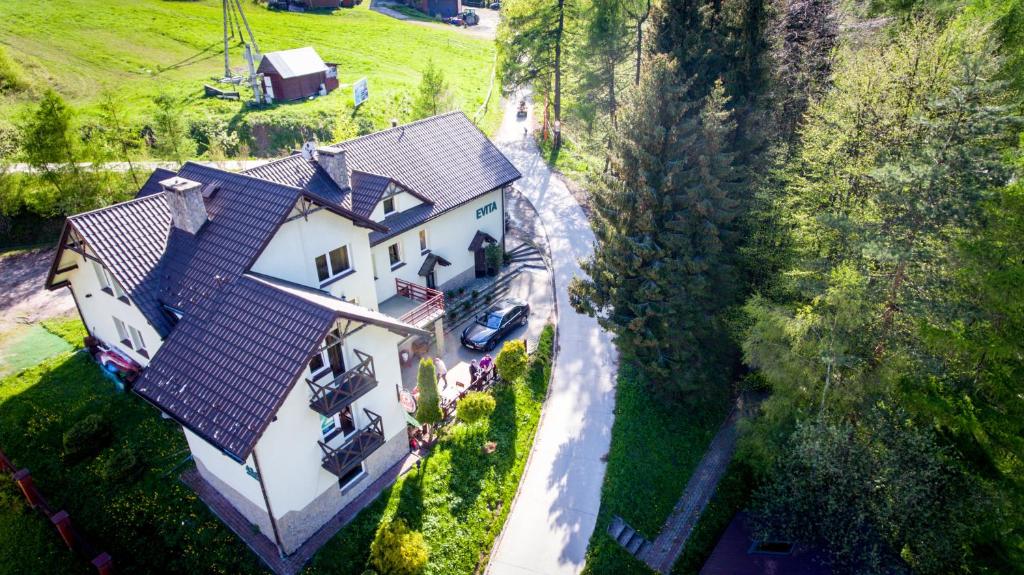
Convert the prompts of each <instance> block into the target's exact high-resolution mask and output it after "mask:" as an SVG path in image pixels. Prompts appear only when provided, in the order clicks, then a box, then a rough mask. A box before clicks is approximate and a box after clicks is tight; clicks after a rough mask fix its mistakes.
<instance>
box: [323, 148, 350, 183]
mask: <svg viewBox="0 0 1024 575" xmlns="http://www.w3.org/2000/svg"><path fill="white" fill-rule="evenodd" d="M316 163H318V164H320V167H321V168H323V170H324V171H325V172H327V175H329V176H330V177H331V179H332V180H334V183H335V184H338V187H339V188H341V189H343V190H344V189H347V188H350V187H352V186H351V184H350V181H349V177H348V162H346V161H345V150H339V149H338V148H331V147H329V146H321V147H319V148H317V149H316Z"/></svg>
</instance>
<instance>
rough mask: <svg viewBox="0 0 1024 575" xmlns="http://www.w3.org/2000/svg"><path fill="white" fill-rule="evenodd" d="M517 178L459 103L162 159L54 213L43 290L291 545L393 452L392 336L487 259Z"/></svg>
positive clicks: (399, 341) (242, 504)
mask: <svg viewBox="0 0 1024 575" xmlns="http://www.w3.org/2000/svg"><path fill="white" fill-rule="evenodd" d="M519 177H520V174H519V172H518V171H517V170H516V169H515V168H514V167H513V166H512V164H511V163H509V162H508V160H507V159H506V158H505V157H504V156H503V155H502V154H501V152H499V151H498V150H497V148H495V147H494V146H493V145H492V144H491V142H490V141H488V139H487V138H486V137H485V136H484V135H483V134H482V133H481V132H480V131H479V130H478V129H477V128H476V127H475V126H473V124H472V123H471V122H470V121H469V120H468V119H467V118H466V117H465V116H464V115H462V114H461V113H451V114H445V115H441V116H436V117H433V118H428V119H425V120H421V121H418V122H414V123H411V124H407V125H404V126H399V127H395V128H392V129H389V130H385V131H382V132H378V133H375V134H371V135H368V136H364V137H361V138H357V139H355V140H350V141H347V142H342V143H340V144H335V145H333V146H326V147H321V148H319V149H318V150H317V152H316V153H315V154H312V155H311V154H306V155H303V154H295V155H292V156H289V157H287V158H284V159H281V160H277V161H275V162H271V163H269V164H266V165H263V166H260V167H259V168H256V169H253V170H249V171H248V172H245V173H241V174H238V173H231V172H225V171H222V170H218V169H215V168H210V167H204V166H200V165H197V164H191V163H188V164H185V165H184V166H183V167H182V168H181V169H180V170H179V171H178V172H177V173H173V172H168V171H166V170H157V171H156V172H155V173H154V174H153V176H151V177H150V179H149V181H148V182H147V183H146V185H145V186H144V187H143V189H142V190H140V192H139V194H138V196H137V197H136V199H134V200H131V201H127V202H123V203H120V204H116V205H113V206H110V207H107V208H103V209H100V210H96V211H93V212H88V213H84V214H79V215H76V216H73V217H70V218H68V221H67V224H66V225H65V228H64V231H63V233H62V236H61V240H60V244H59V249H58V251H57V255H56V257H55V259H54V262H53V265H52V268H51V272H50V275H49V278H48V279H47V287H49V288H50V289H58V288H61V287H67V288H68V289H70V290H71V293H72V294H73V296H74V298H75V301H76V303H77V305H78V309H79V312H80V313H81V316H82V320H83V322H84V323H85V325H86V328H87V329H88V331H89V333H90V335H92V336H93V337H94V338H96V339H97V340H98V341H99V342H100V345H101V348H102V349H103V350H105V351H106V352H107V355H106V356H105V357H110V356H111V354H113V355H114V356H119V357H120V358H124V361H127V360H130V361H132V362H135V363H136V364H138V365H139V366H140V367H141V368H142V372H141V375H140V376H139V378H138V380H137V381H136V382H135V385H134V388H133V389H134V392H135V393H137V394H139V395H140V396H141V397H143V398H145V399H146V400H147V401H149V402H150V403H152V404H153V405H154V406H156V407H157V409H159V410H160V411H161V412H163V413H164V414H165V415H166V416H168V417H170V418H173V419H174V420H176V421H177V422H179V423H180V424H181V426H182V428H183V430H184V433H185V437H186V439H187V440H188V444H189V447H190V449H191V451H192V455H193V458H194V460H195V463H196V466H197V468H198V470H199V473H200V474H201V476H202V478H203V479H204V480H205V481H206V482H207V483H208V484H210V486H212V487H213V488H214V489H216V490H217V491H218V492H219V493H220V494H221V495H222V496H223V498H224V499H226V500H227V501H229V502H230V504H231V505H232V506H234V507H235V509H237V510H238V511H239V512H240V513H241V514H242V515H243V516H244V517H245V518H246V519H247V520H248V521H249V522H251V523H252V524H253V525H256V526H258V527H259V529H260V531H261V532H262V533H263V534H264V535H266V537H267V538H268V539H269V540H271V541H272V542H274V543H275V544H276V545H277V547H278V549H279V552H280V553H281V554H282V555H287V554H291V553H293V552H294V551H295V550H296V549H297V548H298V547H299V546H300V545H301V544H302V543H303V542H305V541H306V540H307V539H308V538H309V537H310V536H311V535H312V534H313V533H314V532H315V531H316V530H317V529H318V528H320V527H321V526H322V525H323V524H324V523H326V522H327V521H328V520H329V519H330V518H332V517H333V516H335V515H336V514H337V513H339V512H340V511H342V510H343V509H344V508H345V506H346V505H348V504H349V503H351V502H352V501H353V499H355V498H356V497H357V496H358V495H359V494H360V493H362V492H363V491H364V490H365V489H366V488H367V487H368V486H369V485H370V484H372V483H373V482H374V481H375V480H376V479H377V478H378V477H380V476H382V475H383V474H385V472H386V471H388V470H389V469H391V468H392V467H393V466H395V465H396V464H398V463H399V462H400V461H401V460H402V458H403V457H404V456H405V454H406V453H407V452H408V448H409V447H408V445H409V442H408V436H407V433H406V429H407V427H406V417H405V413H404V411H403V409H402V408H401V406H400V403H399V392H400V386H401V367H400V364H399V354H398V351H399V349H400V346H403V345H407V344H408V340H409V339H410V338H415V337H423V336H428V335H430V334H431V333H432V332H433V333H441V330H440V322H441V321H442V316H443V311H444V307H443V306H444V297H443V295H442V291H439V290H445V289H449V288H451V287H457V286H459V285H462V284H464V283H466V282H467V281H470V280H471V279H472V278H474V277H476V276H477V275H479V274H481V273H483V272H484V269H483V250H484V247H485V246H486V245H487V244H488V243H497V242H502V241H503V239H504V237H503V236H504V191H505V190H506V189H507V187H508V186H510V185H511V184H512V182H514V181H515V180H516V179H518V178H519ZM119 361H122V360H119Z"/></svg>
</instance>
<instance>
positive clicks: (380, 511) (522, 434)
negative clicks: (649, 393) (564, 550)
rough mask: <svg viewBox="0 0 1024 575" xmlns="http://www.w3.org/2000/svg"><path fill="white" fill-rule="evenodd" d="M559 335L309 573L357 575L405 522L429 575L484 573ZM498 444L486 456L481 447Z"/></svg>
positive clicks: (550, 333)
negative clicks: (421, 547)
mask: <svg viewBox="0 0 1024 575" xmlns="http://www.w3.org/2000/svg"><path fill="white" fill-rule="evenodd" d="M553 342H554V329H553V328H552V327H551V326H547V327H545V328H544V332H543V334H542V335H541V339H540V343H539V345H538V348H537V351H536V352H535V353H534V355H533V356H532V358H531V366H530V370H529V372H528V374H527V376H526V378H525V380H524V381H519V382H516V383H515V384H514V385H503V386H500V387H498V388H496V389H495V391H494V396H495V399H496V400H497V409H496V410H495V411H494V413H493V414H492V415H491V417H490V419H489V420H485V421H482V422H478V423H477V424H474V425H465V424H461V423H460V424H457V425H455V426H454V427H452V428H450V429H448V430H446V431H445V432H444V436H443V437H442V439H441V440H440V441H439V442H438V444H437V445H436V446H435V447H434V450H433V452H432V453H431V454H430V456H429V457H427V458H426V459H424V460H423V461H422V464H421V465H420V466H419V467H418V468H416V469H414V470H412V471H411V472H409V473H408V474H407V475H405V476H404V477H402V478H401V479H399V480H398V481H397V482H396V483H395V485H393V486H392V487H391V488H390V489H389V490H388V491H386V492H385V493H384V494H382V495H381V497H380V498H379V499H378V500H377V501H375V502H374V503H373V504H372V505H370V506H369V507H368V508H366V509H364V510H363V512H362V513H360V514H359V516H357V517H356V518H355V520H354V521H353V522H352V523H351V524H349V525H348V526H347V527H345V529H343V530H342V531H341V532H340V533H339V534H338V535H337V536H336V537H335V538H334V539H332V540H331V541H330V542H328V543H327V545H326V546H324V548H323V549H321V550H320V552H319V553H318V554H317V556H316V557H315V558H314V559H313V562H312V563H311V565H310V566H309V567H308V568H307V570H306V572H307V573H308V574H320V573H324V574H326V573H331V574H352V575H359V574H360V573H363V572H364V570H365V569H366V568H367V560H368V557H369V549H370V542H371V541H372V540H373V537H374V534H375V533H376V531H377V528H378V526H379V525H381V524H382V523H386V522H387V521H389V520H390V519H391V518H393V517H396V516H397V517H401V518H403V519H405V521H406V523H407V524H408V525H409V526H410V527H411V528H412V529H415V530H418V531H422V533H423V536H424V538H425V539H426V541H427V543H428V545H429V546H430V561H429V562H428V564H427V566H426V569H425V570H424V574H425V575H448V574H452V573H474V572H478V570H480V569H481V568H482V567H483V566H484V565H486V563H487V559H488V557H489V555H490V551H491V546H492V545H493V544H494V538H495V537H497V535H498V533H499V532H500V531H501V527H502V525H504V523H505V519H506V517H507V516H508V513H509V509H510V507H511V503H512V499H513V497H515V493H516V489H517V488H518V485H519V479H520V477H521V476H522V473H523V468H524V467H525V465H526V458H527V456H528V455H529V452H530V446H531V445H532V443H533V436H534V433H535V432H536V430H537V424H538V422H539V419H540V409H541V405H542V404H543V402H544V397H545V394H546V393H547V385H548V381H549V379H550V376H551V354H552V346H553ZM487 441H494V442H496V443H497V444H498V449H497V451H496V452H495V453H492V454H489V455H488V454H485V453H484V452H483V449H482V447H483V444H484V443H485V442H487Z"/></svg>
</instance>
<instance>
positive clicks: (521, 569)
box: [487, 94, 618, 575]
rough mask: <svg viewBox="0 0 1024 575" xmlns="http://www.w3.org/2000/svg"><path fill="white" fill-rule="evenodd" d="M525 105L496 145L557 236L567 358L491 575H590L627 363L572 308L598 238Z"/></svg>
mask: <svg viewBox="0 0 1024 575" xmlns="http://www.w3.org/2000/svg"><path fill="white" fill-rule="evenodd" d="M520 97H523V95H522V94H521V95H519V96H517V97H514V98H511V99H510V100H509V102H507V103H506V109H505V118H504V121H503V123H502V126H501V129H500V131H499V133H498V135H497V136H496V138H495V141H496V143H497V144H498V146H499V147H500V148H501V150H502V151H503V152H504V153H505V155H506V156H508V158H509V159H510V160H511V161H512V162H513V163H514V164H515V165H516V167H518V168H519V171H520V172H522V173H523V178H522V179H521V180H520V181H519V182H518V183H517V184H516V187H517V188H519V190H520V191H521V192H522V193H523V195H525V196H526V197H528V198H529V199H530V201H531V202H532V203H533V205H534V206H535V207H536V208H537V212H538V214H539V216H540V220H541V222H542V223H543V225H544V228H545V230H546V231H547V239H548V244H549V251H550V255H551V263H552V268H553V273H554V278H555V296H556V302H557V317H558V320H557V325H558V349H559V351H558V355H557V358H556V362H555V366H554V370H553V374H552V381H551V388H550V391H549V395H548V399H547V401H546V402H545V405H544V409H543V413H542V415H541V423H540V427H539V428H538V430H537V437H536V439H535V440H534V443H533V448H532V450H531V452H530V459H529V461H528V463H527V467H526V471H525V472H524V474H523V478H522V481H521V483H520V485H519V493H518V494H517V495H516V499H515V501H514V502H513V504H512V510H511V513H510V514H509V517H508V520H507V522H506V523H505V526H504V529H503V530H502V534H501V535H500V537H499V539H498V541H497V543H496V544H495V548H494V550H493V552H492V553H491V559H490V563H489V565H488V568H487V572H488V573H489V574H491V575H522V574H531V573H542V574H545V575H555V574H559V575H560V574H563V573H564V574H576V573H579V572H580V571H581V570H582V569H583V565H584V559H585V556H586V550H587V543H588V542H589V540H590V535H591V533H593V531H594V525H595V523H596V521H597V512H598V509H599V508H600V504H601V484H602V482H603V480H604V474H605V463H604V462H603V461H602V459H603V457H604V456H605V455H606V454H607V452H608V447H609V445H610V442H611V428H612V421H613V419H614V408H615V373H616V371H617V364H618V355H617V352H616V350H615V347H614V346H613V345H612V343H611V337H610V335H609V334H608V333H607V332H605V331H604V330H603V329H601V327H600V326H598V324H597V321H596V320H594V319H592V318H589V317H587V316H583V315H580V314H577V313H576V312H575V311H573V309H572V307H570V306H569V301H568V299H569V298H568V293H567V292H566V287H567V286H568V284H569V281H570V280H571V279H572V278H573V277H574V276H582V275H583V272H582V271H581V270H580V267H579V260H580V259H581V258H584V257H586V256H588V255H589V254H590V253H591V252H592V249H593V243H594V235H593V232H592V231H591V229H590V224H589V222H588V220H587V217H586V215H585V214H584V213H583V210H582V209H580V206H579V204H577V203H576V200H575V199H574V198H573V195H572V194H571V193H570V192H569V190H568V189H567V188H566V186H565V184H564V182H562V180H561V179H560V178H559V177H558V176H557V175H555V174H553V173H552V172H551V170H550V169H549V168H548V167H547V165H546V164H545V163H544V160H543V159H542V158H541V157H540V154H539V153H538V149H537V146H536V144H535V143H534V142H533V140H532V139H530V138H529V137H526V136H524V133H523V128H524V127H525V126H527V125H528V122H530V120H532V118H527V119H526V120H520V119H517V118H516V115H515V107H516V104H517V102H518V98H520Z"/></svg>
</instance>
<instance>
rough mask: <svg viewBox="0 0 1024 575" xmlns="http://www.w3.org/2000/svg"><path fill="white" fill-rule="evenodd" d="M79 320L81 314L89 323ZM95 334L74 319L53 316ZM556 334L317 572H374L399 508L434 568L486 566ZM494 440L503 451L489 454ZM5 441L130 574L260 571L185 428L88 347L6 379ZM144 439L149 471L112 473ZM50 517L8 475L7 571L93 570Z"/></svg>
mask: <svg viewBox="0 0 1024 575" xmlns="http://www.w3.org/2000/svg"><path fill="white" fill-rule="evenodd" d="M75 321H77V320H75ZM47 327H48V329H52V330H53V331H55V332H58V333H61V334H62V335H63V336H64V337H67V339H68V340H69V341H77V342H80V341H81V337H80V336H81V334H82V331H81V326H80V325H79V326H75V325H74V322H73V321H72V320H67V321H64V322H60V323H50V324H48V326H47ZM552 336H553V332H552V329H551V328H550V327H548V328H547V329H546V330H545V333H544V336H543V337H542V341H541V345H540V349H541V353H539V354H536V355H535V356H534V360H533V364H532V366H531V371H530V375H529V376H528V378H527V379H526V381H522V382H518V383H517V384H515V385H512V386H503V387H500V388H498V389H497V390H496V391H495V396H496V398H497V403H498V406H497V409H496V411H495V412H494V414H493V415H492V416H491V418H490V419H489V420H488V421H486V422H482V423H479V424H477V425H476V426H474V427H467V426H465V425H457V426H455V427H454V428H452V429H451V430H450V431H447V432H446V433H445V436H444V437H443V439H442V440H441V441H440V442H439V444H438V445H437V446H436V447H435V449H434V452H433V453H432V454H431V455H430V456H429V457H428V458H426V459H425V460H424V461H423V463H422V466H421V468H420V469H419V470H416V471H413V472H411V473H409V474H407V475H406V476H404V477H403V478H401V479H400V480H399V481H398V482H397V483H396V484H395V485H394V486H392V487H391V488H390V489H389V490H388V491H386V492H385V493H384V494H383V495H382V496H381V498H380V499H378V500H377V501H376V502H375V503H374V504H372V505H371V506H370V507H369V508H368V509H366V510H364V511H363V512H362V513H361V514H360V515H359V516H358V517H357V518H356V519H355V521H354V522H353V523H352V524H351V525H349V526H348V527H346V528H345V530H343V531H342V532H341V533H340V534H339V535H338V536H337V537H335V538H334V539H333V540H332V541H330V542H329V543H328V544H327V545H326V546H325V547H324V548H323V550H321V552H320V553H319V554H318V555H317V556H316V557H315V558H314V561H313V563H312V564H311V565H310V567H309V568H308V569H307V572H309V573H332V574H338V573H340V574H345V573H352V574H355V575H358V574H360V573H362V572H363V569H364V567H365V565H366V560H367V556H368V553H369V543H370V541H371V540H372V538H373V535H374V533H375V531H376V529H377V525H378V524H379V523H380V521H381V520H382V519H384V518H387V517H391V516H393V515H395V514H399V515H401V516H402V517H405V518H406V520H407V521H409V523H410V525H412V526H413V527H414V528H416V529H420V530H422V531H423V533H424V535H425V536H426V539H427V541H428V542H429V543H430V546H431V558H430V563H429V565H428V568H427V571H426V572H427V573H428V574H448V573H470V572H473V570H474V569H475V567H476V566H477V565H478V564H479V565H483V564H484V563H486V560H487V555H488V553H489V552H490V548H491V545H492V544H493V541H494V537H495V536H496V535H497V533H498V531H499V530H500V529H501V526H502V524H503V523H504V520H505V517H506V516H507V514H508V510H509V506H510V503H511V500H512V498H513V496H514V494H515V491H516V488H517V486H518V483H519V478H520V476H521V475H522V471H523V466H524V465H525V463H526V457H527V454H528V453H529V449H530V445H531V443H532V440H533V435H534V432H535V431H536V427H537V422H538V420H539V417H540V407H541V404H542V402H543V400H544V396H545V393H546V389H547V382H548V378H549V376H550V353H551V348H552ZM93 413H100V414H103V415H104V416H105V417H106V419H107V420H108V421H110V422H111V424H112V427H113V439H112V441H111V442H110V445H108V446H106V447H105V448H103V449H102V450H101V451H100V452H99V454H98V455H97V456H96V457H95V458H87V459H85V460H82V461H65V457H64V455H63V447H62V436H63V434H64V432H65V431H66V430H67V429H68V427H70V426H71V425H72V424H73V423H74V422H76V421H78V420H80V419H81V418H83V417H84V416H85V415H88V414H93ZM485 441H496V442H497V444H498V449H497V451H496V452H495V453H493V454H490V455H486V454H484V453H483V451H482V449H481V448H482V446H483V443H484V442H485ZM0 446H2V447H3V449H4V450H5V452H6V453H7V454H8V456H10V457H11V458H12V460H14V462H15V465H17V466H19V467H28V468H29V469H31V471H32V475H33V477H34V478H35V481H36V484H37V485H38V486H39V488H40V489H41V490H42V491H43V493H44V494H45V495H46V496H47V498H48V499H49V500H50V501H51V503H52V504H53V505H54V506H55V507H57V508H63V509H66V510H68V512H69V513H70V514H71V516H72V519H73V521H74V522H75V523H76V524H77V525H78V526H79V528H80V529H81V530H82V531H83V532H84V533H86V534H88V536H89V537H90V540H91V541H93V542H94V544H95V545H97V546H98V547H100V548H102V549H104V550H107V551H109V552H110V553H111V554H112V555H113V556H114V557H115V560H116V562H117V568H118V570H119V572H122V573H167V572H172V573H231V574H236V573H238V574H242V573H260V572H263V571H264V570H263V568H262V566H261V564H260V563H259V562H258V560H257V559H256V558H255V556H254V555H253V554H252V553H251V552H250V551H249V550H248V549H247V548H246V547H245V546H244V545H243V544H242V543H241V542H240V541H239V540H238V539H237V538H236V537H235V536H234V535H233V534H232V533H231V532H230V531H229V530H228V529H227V528H226V527H224V526H223V525H222V524H221V523H220V522H219V521H218V520H217V519H216V518H214V517H213V515H212V514H211V513H210V512H209V511H208V510H207V509H206V508H205V507H204V506H203V505H202V504H201V503H200V502H199V501H198V500H197V498H196V497H195V495H194V494H193V493H192V492H191V491H190V490H189V489H187V488H186V487H185V486H184V485H182V484H181V483H180V482H179V481H178V479H177V477H178V475H179V473H180V471H181V469H182V468H181V467H180V464H182V463H183V460H184V458H185V457H186V456H187V455H188V449H187V445H186V444H185V440H184V437H183V435H182V433H181V431H180V428H179V427H178V426H177V425H175V424H174V423H172V422H170V421H166V420H162V419H161V418H160V417H159V415H158V414H157V412H156V411H155V410H154V409H152V408H151V407H150V406H148V405H146V404H145V403H144V402H143V401H142V400H141V399H139V398H138V397H136V396H134V395H131V394H119V393H117V392H115V391H114V387H113V385H112V384H111V383H110V382H109V381H107V380H106V379H105V378H104V376H103V375H102V373H101V371H100V370H99V369H98V368H97V366H96V365H95V364H94V363H93V362H92V361H91V360H90V359H89V358H88V357H87V355H86V354H84V353H73V352H65V353H63V354H61V355H58V356H56V357H53V358H51V359H48V360H46V361H44V362H43V363H41V364H39V365H38V366H35V367H33V368H31V369H28V370H26V371H23V372H21V373H20V374H18V375H14V376H10V377H7V378H5V379H2V380H0ZM126 446H127V447H130V448H132V449H133V450H134V451H135V452H136V454H137V455H138V456H140V457H141V459H142V461H143V466H142V467H143V471H142V473H141V475H140V476H139V477H138V478H136V479H132V480H127V481H109V480H106V479H104V478H103V477H102V475H101V466H102V462H103V461H104V460H105V459H106V458H108V457H110V455H111V454H112V453H113V452H114V450H115V449H118V448H123V447H126ZM90 569H91V567H89V565H88V562H87V561H85V560H83V559H81V558H79V557H75V556H73V555H71V554H70V553H69V552H67V551H66V550H65V549H64V548H63V546H62V543H61V542H60V539H59V538H58V536H57V534H56V532H55V531H54V530H53V528H52V527H51V526H50V525H48V524H47V522H46V521H45V519H44V518H42V517H41V516H39V515H38V514H36V513H34V512H32V511H30V510H28V509H27V508H26V506H25V505H24V503H23V502H22V500H21V499H20V496H19V494H18V492H17V491H16V490H15V489H14V488H13V487H12V485H11V483H10V482H9V481H7V480H4V481H2V482H0V575H5V574H6V573H12V574H13V573H77V572H82V573H85V572H89V571H90Z"/></svg>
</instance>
